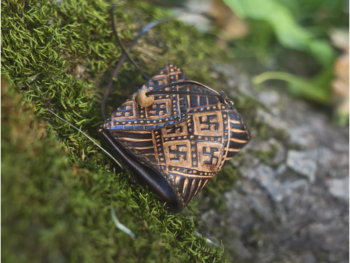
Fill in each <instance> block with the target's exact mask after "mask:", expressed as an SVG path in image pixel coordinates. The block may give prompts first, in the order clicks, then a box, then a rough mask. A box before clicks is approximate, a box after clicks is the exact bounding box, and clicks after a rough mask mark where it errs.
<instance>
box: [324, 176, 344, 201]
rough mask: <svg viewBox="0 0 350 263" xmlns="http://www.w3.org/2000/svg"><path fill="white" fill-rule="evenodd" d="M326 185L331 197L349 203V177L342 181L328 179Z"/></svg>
mask: <svg viewBox="0 0 350 263" xmlns="http://www.w3.org/2000/svg"><path fill="white" fill-rule="evenodd" d="M327 184H328V190H329V192H330V193H331V195H333V196H334V197H337V198H340V199H343V200H345V201H348V202H349V176H348V177H346V178H343V179H330V180H328V183H327Z"/></svg>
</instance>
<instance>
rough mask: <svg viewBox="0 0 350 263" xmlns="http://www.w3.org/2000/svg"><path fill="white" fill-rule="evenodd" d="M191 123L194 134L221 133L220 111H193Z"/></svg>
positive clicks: (220, 134)
mask: <svg viewBox="0 0 350 263" xmlns="http://www.w3.org/2000/svg"><path fill="white" fill-rule="evenodd" d="M193 124H194V134H195V135H209V136H222V135H223V121H222V113H221V112H210V113H205V112H201V113H195V114H194V115H193Z"/></svg>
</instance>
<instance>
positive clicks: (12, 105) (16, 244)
mask: <svg viewBox="0 0 350 263" xmlns="http://www.w3.org/2000/svg"><path fill="white" fill-rule="evenodd" d="M111 6H112V1H101V0H97V1H92V0H86V1H64V4H60V5H56V4H50V2H49V1H44V0H33V1H26V2H23V3H22V2H19V3H18V1H12V0H5V1H3V2H2V14H3V16H2V21H1V22H2V39H1V40H2V50H1V52H2V58H1V59H2V61H1V63H2V73H5V74H6V75H8V76H9V78H10V79H11V80H12V81H13V83H14V85H15V86H17V88H10V89H5V88H4V87H3V88H2V92H3V94H2V157H3V158H2V227H3V231H2V242H3V247H2V249H3V251H2V259H3V260H4V261H6V262H44V261H54V262H57V261H68V262H77V261H79V262H116V261H117V262H224V261H226V260H225V259H224V258H223V247H220V248H212V247H209V246H208V244H207V243H206V241H205V238H202V237H198V236H196V235H195V234H194V223H193V221H191V220H189V219H187V218H186V216H185V215H184V214H176V215H173V214H170V213H168V212H167V210H166V209H165V208H164V207H162V206H161V205H160V204H159V203H158V202H157V199H156V196H155V195H154V194H153V193H152V192H151V191H149V190H148V189H142V188H140V186H137V185H133V184H131V183H130V181H129V176H128V175H126V174H123V173H120V174H117V175H115V174H113V173H112V172H111V171H110V170H108V169H106V168H108V167H110V166H111V164H112V163H111V161H110V160H109V159H108V157H106V156H105V155H103V154H102V153H101V152H100V151H98V149H97V148H96V147H95V146H94V145H93V144H92V143H91V142H90V141H89V140H87V139H86V138H85V137H84V136H83V135H81V134H79V133H77V132H76V131H75V130H73V129H72V128H71V127H70V126H68V125H66V124H64V123H62V122H60V121H59V120H57V119H56V118H54V117H53V116H52V115H50V113H48V112H47V111H46V110H45V109H46V108H47V107H50V108H51V109H53V110H55V111H56V113H57V114H59V115H60V116H62V117H63V118H65V119H66V120H67V121H69V122H71V123H73V124H75V125H77V126H78V127H80V128H81V129H82V130H84V131H86V132H88V133H89V134H90V135H91V136H93V137H95V139H97V140H98V136H97V134H96V127H97V126H98V125H100V123H102V121H103V120H102V118H101V117H100V108H99V106H100V101H101V94H102V92H103V91H104V87H105V84H106V82H107V81H108V79H109V77H110V75H111V73H110V72H111V70H110V69H111V67H112V66H113V65H115V64H116V62H118V60H119V58H120V56H121V50H120V48H119V47H118V45H116V43H115V39H114V37H113V34H112V28H111V23H110V18H109V10H110V8H111ZM115 15H116V17H117V21H118V29H119V31H120V34H121V37H122V39H123V41H124V43H125V44H126V45H128V44H129V43H130V42H131V40H132V38H133V37H134V32H138V30H137V29H135V28H141V27H142V26H144V25H146V24H147V23H148V22H150V21H153V20H155V19H159V18H161V17H164V16H168V15H169V13H168V12H167V11H164V10H163V9H160V8H157V7H154V6H151V5H148V4H145V3H137V4H135V3H134V2H133V3H121V4H120V6H119V7H118V8H117V10H116V12H115ZM199 37H200V38H201V41H198V38H199ZM213 41H214V40H213V39H212V37H210V36H204V37H203V36H202V35H200V34H199V33H198V32H197V31H196V30H195V29H193V28H191V27H187V26H184V25H183V24H182V23H180V22H178V21H171V22H169V23H166V24H163V25H160V26H159V27H157V28H155V29H154V30H152V31H151V32H149V33H148V34H147V36H146V37H145V38H144V39H142V40H141V41H140V43H139V44H138V45H137V47H136V48H135V52H134V53H133V56H134V57H137V58H138V62H139V63H140V64H141V66H142V67H143V68H144V69H145V71H146V72H147V73H148V74H150V75H152V74H154V73H156V72H157V71H158V70H159V69H160V68H162V67H163V66H164V64H166V63H168V62H174V63H175V62H176V64H177V65H179V66H183V65H184V66H183V68H184V70H185V72H186V74H187V75H188V76H190V77H193V78H194V79H196V80H199V81H203V82H205V83H206V84H209V85H211V84H213V83H212V82H211V81H212V80H210V78H209V77H208V76H209V74H208V72H209V67H210V61H211V60H212V59H213V58H214V57H215V56H218V54H219V53H220V51H218V50H216V48H213ZM159 43H162V45H161V46H163V47H162V48H155V47H159V46H160V45H159ZM141 47H142V48H141ZM222 57H223V58H224V56H222ZM81 68H85V70H84V71H83V72H82V71H81ZM198 69H200V70H198ZM142 83H143V80H142V79H141V76H140V74H139V73H138V72H137V71H136V70H135V69H134V68H133V67H132V65H130V64H128V63H125V64H124V65H123V67H122V70H121V72H120V77H119V78H118V80H117V82H116V84H115V87H114V91H113V92H112V94H111V95H112V96H111V99H110V101H109V110H112V107H114V106H115V104H116V103H117V101H114V99H115V98H116V96H119V100H123V99H125V98H126V97H127V96H129V95H130V94H131V93H132V92H133V91H134V90H135V89H137V88H139V87H140V86H141V85H142ZM2 86H4V85H2ZM125 87H127V88H125ZM15 89H20V90H21V93H22V95H18V94H17V92H15V91H14V90H15ZM38 118H39V119H38ZM40 118H43V119H45V120H46V122H45V124H42V123H43V122H42V121H40ZM43 119H42V120H43ZM57 138H59V139H60V140H61V141H63V143H62V142H60V141H58V140H57ZM111 208H115V209H116V211H117V216H118V218H119V220H120V221H121V223H123V224H125V225H126V226H127V227H128V228H130V229H131V230H132V231H133V232H134V233H135V235H136V239H135V240H132V239H131V238H130V237H129V236H127V235H126V234H125V233H124V232H122V231H120V230H119V229H117V228H116V227H115V225H114V223H113V220H112V218H111V214H110V211H111Z"/></svg>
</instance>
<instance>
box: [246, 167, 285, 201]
mask: <svg viewBox="0 0 350 263" xmlns="http://www.w3.org/2000/svg"><path fill="white" fill-rule="evenodd" d="M247 177H248V178H250V179H255V180H257V181H258V182H259V183H260V185H261V186H262V187H264V188H265V189H266V190H267V192H268V193H269V195H270V197H271V198H272V199H273V200H274V201H276V202H280V201H281V200H282V199H283V188H282V186H281V184H280V183H279V182H278V181H277V180H275V172H274V170H273V169H272V168H271V167H269V166H266V165H263V164H261V165H259V166H258V167H257V168H256V169H254V170H250V171H249V172H248V174H247Z"/></svg>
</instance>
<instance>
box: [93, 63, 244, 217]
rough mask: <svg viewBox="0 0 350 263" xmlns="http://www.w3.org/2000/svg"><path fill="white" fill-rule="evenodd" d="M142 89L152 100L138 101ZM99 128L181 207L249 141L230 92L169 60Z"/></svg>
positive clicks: (131, 167) (128, 163)
mask: <svg viewBox="0 0 350 263" xmlns="http://www.w3.org/2000/svg"><path fill="white" fill-rule="evenodd" d="M140 90H148V91H147V92H146V93H145V92H143V93H145V94H146V95H148V96H153V97H154V100H153V103H152V104H151V105H150V106H147V107H143V106H141V105H139V104H138V103H137V101H136V99H135V98H136V96H137V93H138V92H139V91H140ZM140 90H139V91H138V92H136V93H135V94H133V95H132V96H131V97H130V98H129V99H128V100H127V101H126V102H125V103H123V104H122V105H121V106H120V107H119V108H118V109H117V110H115V111H114V112H113V113H112V114H111V116H110V118H108V119H107V120H106V121H105V122H104V123H103V125H102V126H101V127H100V128H99V133H100V135H101V136H102V138H103V139H104V140H105V141H106V142H107V143H108V144H109V145H110V146H111V147H112V148H113V149H114V151H115V152H116V153H117V156H119V157H121V159H122V163H123V165H125V168H126V169H127V170H128V171H130V172H131V173H132V174H134V175H135V176H137V177H138V178H139V179H140V180H141V181H142V182H143V183H144V184H146V185H148V186H149V187H150V188H151V189H153V191H154V192H155V193H157V194H158V195H159V196H160V197H161V199H162V200H163V201H165V202H166V203H167V204H168V206H169V207H170V208H171V209H172V210H173V211H174V212H180V211H182V210H183V208H184V207H185V206H186V205H187V204H188V202H189V201H190V200H192V199H193V198H194V197H195V196H196V195H197V193H198V192H199V191H200V190H201V189H203V187H204V186H205V185H206V184H207V183H208V182H209V181H210V180H211V179H212V178H213V177H214V176H215V175H216V174H217V173H218V172H219V171H220V169H221V168H222V167H223V165H224V164H225V163H226V162H227V161H229V160H230V159H232V158H233V157H234V156H235V155H236V154H237V153H238V152H239V151H240V150H241V149H242V148H243V147H244V146H245V145H246V144H247V143H248V142H249V141H250V133H249V130H248V128H247V126H246V124H245V122H244V121H243V119H242V117H241V116H240V115H239V113H238V112H237V110H236V109H235V107H234V106H233V102H232V101H230V100H229V99H228V98H227V97H226V94H225V93H223V92H222V93H218V92H217V91H215V90H213V89H211V88H209V87H207V86H205V85H203V84H201V83H198V82H195V81H191V80H188V79H187V78H186V77H185V75H184V73H183V71H182V69H181V68H179V67H177V66H175V65H173V64H168V65H167V66H165V67H164V68H163V69H162V70H160V72H159V73H158V74H157V75H155V76H154V77H152V78H151V79H149V80H148V81H147V83H146V84H145V85H143V87H142V88H141V89H140Z"/></svg>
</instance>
